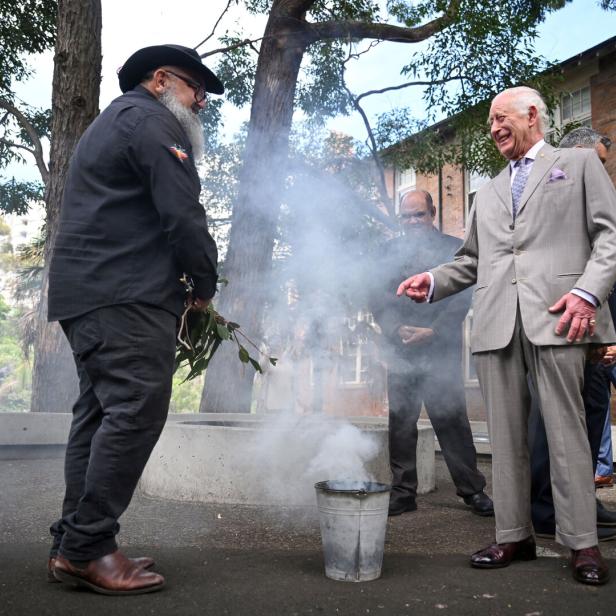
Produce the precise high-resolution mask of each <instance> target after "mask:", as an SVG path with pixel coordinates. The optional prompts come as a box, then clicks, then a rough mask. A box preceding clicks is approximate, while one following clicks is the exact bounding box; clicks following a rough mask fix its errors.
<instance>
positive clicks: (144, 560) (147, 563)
mask: <svg viewBox="0 0 616 616" xmlns="http://www.w3.org/2000/svg"><path fill="white" fill-rule="evenodd" d="M128 560H130V561H132V562H134V563H135V564H136V565H137V566H138V567H141V568H142V569H150V568H151V567H153V566H154V559H153V558H150V557H149V556H137V557H136V558H129V559H128ZM55 566H56V558H55V556H51V557H50V558H49V560H48V561H47V581H48V582H49V583H51V584H54V583H55V584H59V583H60V580H57V579H56V577H55V575H54V574H53V570H54V568H55Z"/></svg>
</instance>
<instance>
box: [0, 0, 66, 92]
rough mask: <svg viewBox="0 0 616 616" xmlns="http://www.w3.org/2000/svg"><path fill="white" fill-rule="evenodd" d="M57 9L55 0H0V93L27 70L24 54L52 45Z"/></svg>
mask: <svg viewBox="0 0 616 616" xmlns="http://www.w3.org/2000/svg"><path fill="white" fill-rule="evenodd" d="M56 11H57V1H56V0H19V2H16V1H15V0H0V56H1V57H2V63H0V96H6V97H9V98H10V97H11V80H12V79H17V80H18V81H19V80H22V79H24V78H25V77H26V76H27V75H28V74H29V68H28V65H27V63H26V62H25V59H24V56H26V55H27V54H32V53H40V52H42V51H45V50H47V49H51V48H52V47H53V44H54V41H55V34H56Z"/></svg>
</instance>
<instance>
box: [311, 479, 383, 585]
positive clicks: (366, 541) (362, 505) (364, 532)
mask: <svg viewBox="0 0 616 616" xmlns="http://www.w3.org/2000/svg"><path fill="white" fill-rule="evenodd" d="M314 487H315V489H316V491H317V505H318V508H319V520H320V523H321V538H322V540H323V556H324V559H325V575H326V576H327V577H328V578H331V579H332V580H340V581H343V582H368V581H370V580H376V579H377V578H378V577H380V575H381V565H382V563H383V548H384V545H385V530H386V528H387V510H388V507H389V491H390V489H391V486H389V485H386V484H384V483H376V482H367V481H321V482H319V483H317V484H315V486H314Z"/></svg>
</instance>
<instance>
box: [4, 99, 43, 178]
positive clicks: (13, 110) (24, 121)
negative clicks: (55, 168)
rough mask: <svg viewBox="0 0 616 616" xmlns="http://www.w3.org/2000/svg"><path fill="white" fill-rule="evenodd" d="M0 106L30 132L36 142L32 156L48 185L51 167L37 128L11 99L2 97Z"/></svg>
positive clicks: (29, 135) (29, 134)
mask: <svg viewBox="0 0 616 616" xmlns="http://www.w3.org/2000/svg"><path fill="white" fill-rule="evenodd" d="M0 108H2V109H6V110H7V111H8V112H9V113H10V114H11V115H13V116H14V118H15V119H16V120H17V122H18V123H19V124H20V125H21V127H22V128H23V129H24V130H25V131H26V133H28V137H30V139H31V140H32V143H33V144H34V149H33V150H30V151H31V153H32V156H34V160H35V162H36V166H37V167H38V170H39V173H40V174H41V179H42V180H43V184H45V186H47V182H48V181H49V169H48V168H47V165H46V164H45V159H44V158H43V146H42V144H41V140H40V138H39V136H38V133H37V132H36V129H35V128H34V126H32V124H31V123H30V122H29V121H28V118H26V116H25V115H24V114H23V113H22V112H21V111H20V110H19V109H17V107H15V105H13V104H12V103H10V102H9V101H7V100H5V99H0ZM23 149H27V148H23Z"/></svg>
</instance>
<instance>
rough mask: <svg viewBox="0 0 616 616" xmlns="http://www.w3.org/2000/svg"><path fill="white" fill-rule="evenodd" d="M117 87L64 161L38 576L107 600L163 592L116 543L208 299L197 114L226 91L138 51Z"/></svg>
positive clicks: (210, 258) (53, 267) (212, 277)
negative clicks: (210, 96) (76, 390)
mask: <svg viewBox="0 0 616 616" xmlns="http://www.w3.org/2000/svg"><path fill="white" fill-rule="evenodd" d="M118 77H119V81H120V88H121V90H122V92H123V93H124V94H123V95H122V96H120V97H119V98H117V99H116V100H114V101H113V102H112V103H111V104H110V105H109V107H107V109H105V110H104V111H103V112H102V113H101V114H100V116H99V117H98V118H97V119H96V120H95V121H94V122H93V123H92V124H91V125H90V127H89V128H88V129H87V130H86V132H85V133H84V134H83V136H82V137H81V139H80V141H79V143H78V145H77V148H76V149H75V152H74V154H73V158H72V160H71V164H70V168H69V172H68V177H67V181H66V185H65V188H64V198H63V203H62V210H61V215H60V223H59V229H58V234H57V238H56V241H55V245H54V248H53V253H52V258H51V263H50V270H49V320H50V321H59V322H60V325H61V326H62V329H63V330H64V333H65V334H66V336H67V338H68V340H69V342H70V345H71V348H72V350H73V354H74V356H75V363H76V366H77V373H78V376H79V384H80V394H79V398H78V400H77V402H76V403H75V406H74V407H73V421H72V425H71V430H70V434H69V439H68V446H67V450H66V460H65V481H66V494H65V497H64V503H63V506H62V516H61V518H60V519H59V520H57V521H56V522H55V523H54V524H53V525H52V527H51V534H52V536H53V546H52V549H51V553H50V558H49V563H48V574H49V578H50V580H60V581H62V582H68V583H71V584H73V585H76V586H83V587H85V588H88V589H90V590H93V591H96V592H99V593H102V594H108V595H109V594H111V595H121V594H136V593H144V592H151V591H154V590H158V589H160V588H161V587H162V586H163V585H164V579H163V577H162V576H161V575H159V574H157V573H154V572H152V571H150V570H149V568H150V567H151V566H152V565H153V561H152V559H150V558H145V557H143V558H138V559H129V558H127V557H126V556H125V555H124V554H122V552H120V551H119V550H118V545H117V543H116V538H115V537H116V535H117V533H118V531H119V528H120V527H119V524H118V519H119V517H120V516H121V515H122V513H123V512H124V511H125V509H126V507H127V506H128V504H129V502H130V500H131V497H132V495H133V492H134V490H135V488H136V486H137V482H138V480H139V478H140V476H141V474H142V472H143V469H144V467H145V464H146V462H147V460H148V458H149V456H150V453H151V452H152V449H153V447H154V445H155V444H156V442H157V440H158V437H159V435H160V433H161V431H162V428H163V425H164V423H165V419H166V417H167V411H168V407H169V399H170V396H171V381H172V375H173V368H174V358H175V346H176V328H177V323H178V318H179V317H180V316H181V314H182V312H183V310H184V307H185V302H186V301H188V302H190V305H191V306H192V308H193V309H195V310H203V309H205V308H206V307H207V305H208V304H209V301H210V299H211V298H212V297H213V295H214V293H215V292H216V281H217V275H216V267H217V250H216V245H215V243H214V240H213V239H212V237H211V236H210V234H209V232H208V228H207V222H206V216H205V211H204V209H203V207H202V206H201V205H200V203H199V193H200V181H199V176H198V174H197V169H196V166H195V165H196V163H198V161H199V159H200V158H201V157H202V155H203V128H202V125H201V122H200V121H199V118H198V115H197V114H198V112H199V111H200V110H201V109H202V108H203V107H204V106H205V99H206V93H207V92H212V93H215V94H222V93H223V91H224V88H223V86H222V84H221V83H220V81H219V80H218V79H217V78H216V76H215V75H214V73H212V72H211V71H210V70H209V69H208V68H207V67H206V66H204V65H203V64H202V62H201V58H200V57H199V55H198V54H197V52H196V51H194V50H193V49H189V48H187V47H181V46H179V45H157V46H153V47H146V48H144V49H140V50H139V51H137V52H136V53H134V54H133V55H132V56H131V57H130V58H129V59H128V60H127V61H126V63H125V64H124V66H123V67H122V68H121V69H120V71H119V73H118ZM184 276H186V277H187V278H188V279H190V280H191V281H192V288H193V291H192V294H191V295H190V296H189V297H188V299H187V297H186V291H185V286H184V284H183V283H182V282H181V279H182V278H183V277H184Z"/></svg>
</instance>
